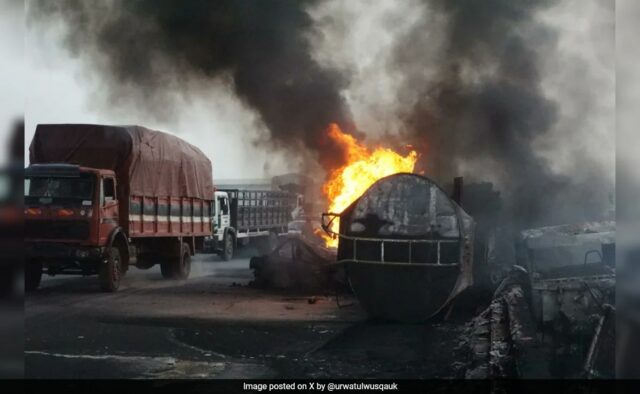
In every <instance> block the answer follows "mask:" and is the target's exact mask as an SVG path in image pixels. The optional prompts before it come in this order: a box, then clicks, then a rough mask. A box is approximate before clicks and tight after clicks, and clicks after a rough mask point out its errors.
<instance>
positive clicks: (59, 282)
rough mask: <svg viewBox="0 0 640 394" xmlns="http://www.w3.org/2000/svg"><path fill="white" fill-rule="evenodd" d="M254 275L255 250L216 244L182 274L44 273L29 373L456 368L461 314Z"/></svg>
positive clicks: (396, 374) (189, 374) (263, 373)
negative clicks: (383, 312)
mask: <svg viewBox="0 0 640 394" xmlns="http://www.w3.org/2000/svg"><path fill="white" fill-rule="evenodd" d="M247 253H248V252H247ZM252 278H253V275H252V271H251V270H250V269H249V259H248V258H247V257H246V256H245V257H244V258H237V259H235V260H233V261H230V262H223V261H220V260H219V259H218V257H216V256H213V255H199V256H195V258H194V259H193V261H192V272H191V276H190V278H189V279H187V280H185V281H168V280H164V279H163V278H162V276H161V274H160V271H159V268H158V267H154V268H152V269H149V270H138V269H136V268H131V269H130V270H129V272H128V273H127V276H126V277H125V278H124V281H123V283H122V285H121V288H120V290H119V291H118V292H117V293H102V292H100V290H99V288H98V283H97V277H77V276H56V277H47V276H44V277H43V281H42V285H41V287H40V289H39V290H38V291H36V292H34V293H30V294H28V295H27V296H26V299H25V375H26V377H28V378H246V379H250V378H284V377H291V378H322V377H332V378H340V377H343V378H374V377H381V378H384V377H387V378H392V377H393V378H435V377H453V374H454V372H453V368H452V366H453V364H454V361H455V360H454V356H453V351H452V350H453V347H454V346H455V345H456V343H457V339H458V335H459V334H460V332H461V329H462V324H461V322H449V323H429V324H417V325H402V324H392V323H386V322H376V321H369V320H367V317H366V316H365V314H364V312H363V311H362V310H361V309H360V307H359V305H358V303H357V301H356V300H355V299H353V298H352V297H350V296H348V295H341V296H339V300H338V302H336V296H335V295H334V294H293V293H287V292H282V291H273V290H265V289H255V288H252V287H249V286H248V283H249V282H250V281H251V279H252ZM311 296H314V297H315V299H316V300H317V301H316V302H315V303H310V302H309V298H310V297H311Z"/></svg>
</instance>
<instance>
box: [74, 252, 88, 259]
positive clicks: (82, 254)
mask: <svg viewBox="0 0 640 394" xmlns="http://www.w3.org/2000/svg"><path fill="white" fill-rule="evenodd" d="M76 257H77V258H79V259H86V258H87V257H89V251H88V250H76Z"/></svg>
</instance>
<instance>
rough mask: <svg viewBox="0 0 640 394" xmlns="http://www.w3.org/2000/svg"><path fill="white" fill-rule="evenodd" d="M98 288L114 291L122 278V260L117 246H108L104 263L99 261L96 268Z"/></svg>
mask: <svg viewBox="0 0 640 394" xmlns="http://www.w3.org/2000/svg"><path fill="white" fill-rule="evenodd" d="M98 279H99V280H100V289H102V291H106V292H110V293H112V292H115V291H117V290H118V288H119V287H120V280H121V279H122V261H121V260H120V251H119V250H118V249H117V248H109V255H108V257H107V262H106V263H100V269H99V270H98Z"/></svg>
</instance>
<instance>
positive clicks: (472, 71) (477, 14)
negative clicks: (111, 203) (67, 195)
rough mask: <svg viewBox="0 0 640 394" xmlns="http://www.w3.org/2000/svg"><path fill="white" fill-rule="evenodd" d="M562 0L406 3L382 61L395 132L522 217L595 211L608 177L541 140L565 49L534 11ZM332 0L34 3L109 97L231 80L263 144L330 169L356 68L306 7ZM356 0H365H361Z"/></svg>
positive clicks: (442, 175)
mask: <svg viewBox="0 0 640 394" xmlns="http://www.w3.org/2000/svg"><path fill="white" fill-rule="evenodd" d="M558 2H559V0H485V1H466V0H423V2H422V4H421V5H420V6H416V5H415V2H409V3H406V4H403V7H405V8H410V9H411V11H410V12H411V13H412V16H414V17H412V18H410V19H411V20H412V22H411V23H414V25H413V27H408V28H407V29H406V30H405V29H403V30H402V36H401V37H395V43H396V44H395V47H393V48H394V49H393V53H392V54H391V56H390V58H391V59H392V60H391V62H390V64H388V68H389V70H388V71H389V74H393V75H399V76H400V77H401V78H400V79H401V80H402V81H403V82H402V84H401V86H400V88H399V90H398V92H394V93H393V94H395V95H397V100H390V101H388V102H397V103H399V105H397V108H398V109H397V112H398V114H397V118H398V119H400V121H399V122H398V123H400V127H397V129H398V130H404V131H405V134H404V135H403V137H404V139H403V140H402V141H401V139H400V138H395V139H392V138H388V139H387V142H388V145H390V146H394V145H396V144H397V143H398V141H400V143H405V142H407V143H411V144H412V145H413V146H414V147H415V148H416V149H418V150H419V152H420V153H421V157H422V159H423V162H422V163H421V165H422V169H423V170H424V172H425V174H427V175H429V176H432V177H434V178H435V179H436V180H438V181H439V182H441V183H443V184H445V183H448V182H450V180H451V178H452V177H454V176H457V175H464V176H465V177H470V178H471V180H472V181H484V180H490V181H493V182H495V184H496V186H497V187H498V188H499V190H500V191H501V192H502V196H503V198H504V199H505V207H504V208H505V210H504V211H505V212H507V213H508V214H509V215H510V216H511V217H512V218H513V219H514V220H515V221H516V223H517V224H518V225H521V226H533V225H539V224H553V223H561V222H566V221H575V220H584V219H599V217H598V215H600V214H601V213H602V212H603V211H604V208H606V205H607V197H608V193H609V192H610V190H611V188H610V186H612V185H610V184H609V183H608V181H607V180H606V179H604V178H606V176H604V175H603V174H602V170H601V169H598V168H596V167H597V166H596V165H594V168H593V176H592V177H591V175H589V176H590V177H591V179H588V180H585V177H584V176H582V177H581V178H580V179H579V180H576V179H574V178H573V177H572V176H567V175H562V174H559V173H558V172H556V171H554V169H553V168H552V165H551V163H549V162H548V161H547V159H548V158H547V159H545V158H544V157H543V155H540V154H539V153H540V152H539V151H538V148H537V142H538V140H539V139H540V137H545V136H548V135H549V132H550V130H552V129H554V127H555V126H556V125H557V123H558V119H559V117H560V114H559V112H560V111H559V107H560V106H559V103H558V102H554V101H551V99H550V98H548V96H547V95H545V92H544V89H543V87H542V81H543V79H544V78H543V77H544V75H543V73H544V71H543V63H544V61H545V57H547V56H553V55H554V51H557V48H556V47H555V45H556V40H557V32H556V31H555V30H554V29H553V28H552V27H550V26H548V25H546V24H544V23H543V22H541V21H540V18H538V13H539V12H541V11H545V10H548V9H549V8H551V7H553V6H555V5H556V4H557V3H558ZM325 4H328V3H326V2H319V1H284V0H283V1H269V0H260V1H257V0H256V1H232V0H217V1H205V0H189V1H172V0H136V1H125V0H110V1H101V2H95V1H89V0H63V1H57V2H45V1H38V2H32V3H31V7H30V10H29V11H30V16H31V17H32V20H37V21H42V20H47V21H55V20H57V18H61V19H62V20H63V21H64V24H65V25H66V26H67V28H68V34H67V46H68V48H69V49H71V51H72V52H73V53H74V54H77V55H78V56H80V57H81V58H83V59H85V60H88V61H89V66H90V69H89V72H90V73H91V74H93V75H98V76H99V77H100V78H101V82H102V83H101V84H100V86H101V87H102V91H101V93H102V94H104V95H105V96H107V97H108V98H109V99H110V100H111V104H113V105H116V106H117V105H118V104H120V105H122V104H123V103H127V104H126V105H132V104H135V106H136V107H139V108H137V109H144V110H148V111H151V112H155V113H157V114H158V115H159V116H161V115H163V114H166V113H167V112H170V111H171V106H172V101H171V100H172V98H174V97H176V96H181V97H186V98H187V99H188V98H189V97H190V96H191V95H192V93H194V92H197V91H198V89H200V90H202V89H208V88H209V87H210V86H209V85H208V84H207V82H210V81H213V80H216V81H217V80H224V81H228V86H229V87H230V89H231V90H232V91H233V93H234V94H235V95H236V96H237V97H239V98H240V99H241V100H242V101H243V102H244V103H245V104H246V105H247V107H248V108H251V109H253V110H254V111H255V112H256V113H257V114H258V115H259V118H260V120H261V122H262V123H263V124H264V125H265V126H266V128H267V129H268V131H269V136H268V140H267V141H264V142H263V143H264V144H265V147H267V148H269V149H271V148H274V147H276V148H284V149H287V150H288V151H290V152H294V153H296V154H298V155H302V156H304V155H306V154H307V153H311V154H312V155H313V159H315V160H317V161H318V162H319V163H320V164H321V165H322V167H323V168H324V169H325V170H331V169H332V168H335V167H336V166H338V165H340V164H341V160H340V158H341V155H340V150H339V148H338V147H337V146H334V145H332V143H331V141H330V140H328V139H327V137H326V133H325V130H326V128H327V126H328V125H329V124H330V123H333V122H336V123H338V124H339V125H340V126H341V127H342V129H343V130H345V131H347V132H350V133H355V130H356V128H355V126H354V124H353V123H354V122H353V121H352V116H351V112H350V110H349V108H348V106H347V104H346V103H345V100H344V99H343V93H344V92H345V91H348V90H349V89H350V87H351V84H352V83H354V81H353V80H351V79H352V78H353V79H355V78H354V75H355V74H357V70H349V69H348V68H347V69H345V68H340V72H338V71H336V69H334V68H333V67H332V66H331V64H322V63H320V60H318V57H317V56H314V40H315V41H322V39H324V40H326V39H327V37H331V40H333V44H332V45H328V47H335V46H336V45H338V46H339V45H340V41H339V37H340V34H342V33H341V32H340V31H337V33H336V32H333V33H335V34H329V35H324V36H320V37H319V36H318V29H317V28H318V26H315V25H314V23H315V22H316V21H314V19H313V17H312V16H310V15H311V14H313V12H311V13H310V12H309V10H310V9H311V10H312V9H314V8H315V9H318V8H321V7H322V6H323V5H325ZM350 4H352V3H350ZM407 4H409V5H407ZM334 5H335V4H334ZM357 7H360V9H361V10H362V11H361V12H362V14H365V13H367V12H368V4H367V3H366V2H362V4H361V6H357ZM357 7H356V8H357ZM419 12H423V15H422V17H421V18H415V13H419ZM331 16H332V14H331V13H328V14H326V15H325V18H327V17H328V18H331ZM355 16H356V17H357V16H358V13H356V14H355ZM416 20H417V22H415V21H416ZM394 21H395V22H394V24H396V23H401V22H402V21H401V20H399V19H397V18H396V19H394ZM324 26H325V28H326V27H327V26H329V27H331V26H332V23H331V22H329V23H325V24H324ZM348 26H349V25H348V24H347V27H348ZM375 27H377V28H384V27H380V26H375ZM338 30H339V29H338ZM407 31H408V33H407ZM320 34H322V32H320ZM364 34H366V32H365V33H364ZM363 80H364V81H366V82H367V83H371V84H376V83H377V81H376V80H375V78H372V79H366V78H364V79H363V78H362V77H360V78H359V81H360V82H362V81H363ZM225 86H226V85H225ZM373 91H375V89H374V90H373ZM594 94H597V93H594ZM581 96H584V95H581ZM576 101H577V102H584V101H588V99H586V98H585V97H580V98H576ZM576 106H579V104H578V105H576ZM384 112H385V113H387V111H384ZM393 122H395V117H394V120H393ZM576 127H580V125H579V124H578V125H577V126H576ZM212 132H214V131H212ZM585 138H589V137H588V136H585ZM547 140H550V139H548V138H547ZM222 143H223V142H222ZM583 162H585V163H588V162H589V161H588V160H583ZM589 171H590V169H588V168H587V169H584V168H583V171H582V172H583V173H589ZM467 179H469V178H467Z"/></svg>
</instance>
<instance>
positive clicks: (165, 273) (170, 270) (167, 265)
mask: <svg viewBox="0 0 640 394" xmlns="http://www.w3.org/2000/svg"><path fill="white" fill-rule="evenodd" d="M174 268H175V267H174V264H172V261H171V260H168V261H166V260H163V261H162V262H161V263H160V272H161V273H162V277H163V278H165V279H173V278H174V277H175V274H174Z"/></svg>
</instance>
